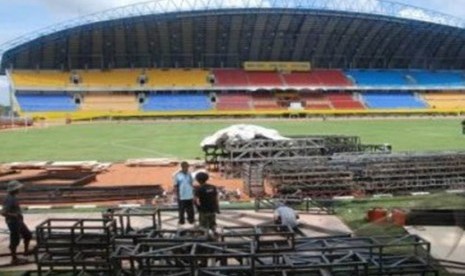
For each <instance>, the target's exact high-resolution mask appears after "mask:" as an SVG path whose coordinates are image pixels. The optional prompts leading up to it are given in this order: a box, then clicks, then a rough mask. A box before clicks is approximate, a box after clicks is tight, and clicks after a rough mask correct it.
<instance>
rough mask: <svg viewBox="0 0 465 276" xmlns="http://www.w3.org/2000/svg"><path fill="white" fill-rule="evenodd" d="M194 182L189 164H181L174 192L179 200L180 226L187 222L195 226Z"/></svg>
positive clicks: (184, 162)
mask: <svg viewBox="0 0 465 276" xmlns="http://www.w3.org/2000/svg"><path fill="white" fill-rule="evenodd" d="M193 182H194V180H193V178H192V175H191V174H190V172H189V163H187V162H186V161H183V162H181V170H180V171H179V172H177V173H176V174H175V175H174V191H175V194H176V196H177V199H178V211H179V224H180V225H183V224H184V223H185V215H186V214H187V221H188V222H189V223H190V224H194V222H195V217H194V202H193V200H194V186H193V185H194V183H193Z"/></svg>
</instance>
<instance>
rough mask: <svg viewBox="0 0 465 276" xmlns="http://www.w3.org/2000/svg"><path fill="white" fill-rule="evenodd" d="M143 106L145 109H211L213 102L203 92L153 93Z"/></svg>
mask: <svg viewBox="0 0 465 276" xmlns="http://www.w3.org/2000/svg"><path fill="white" fill-rule="evenodd" d="M142 108H143V110H144V111H181V110H182V111H202V110H211V109H212V104H211V101H210V98H209V96H208V95H207V94H203V93H180V94H172V93H151V94H149V95H148V96H147V99H146V100H145V103H144V104H143V105H142Z"/></svg>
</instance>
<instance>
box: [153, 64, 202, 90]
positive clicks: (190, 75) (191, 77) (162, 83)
mask: <svg viewBox="0 0 465 276" xmlns="http://www.w3.org/2000/svg"><path fill="white" fill-rule="evenodd" d="M145 73H146V75H147V77H148V86H150V87H188V88H191V87H209V86H211V84H210V82H209V77H210V71H208V70H202V69H188V70H184V69H167V70H162V69H150V70H147V71H146V72H145Z"/></svg>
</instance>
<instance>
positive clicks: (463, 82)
mask: <svg viewBox="0 0 465 276" xmlns="http://www.w3.org/2000/svg"><path fill="white" fill-rule="evenodd" d="M409 75H410V76H411V77H412V78H413V79H414V80H415V82H416V84H417V85H424V86H446V87H457V86H465V79H464V77H463V75H462V73H461V72H446V71H437V72H431V71H411V72H409Z"/></svg>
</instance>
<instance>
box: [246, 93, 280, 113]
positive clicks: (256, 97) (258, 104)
mask: <svg viewBox="0 0 465 276" xmlns="http://www.w3.org/2000/svg"><path fill="white" fill-rule="evenodd" d="M252 105H253V108H254V109H256V110H257V109H258V110H259V109H266V110H270V109H271V110H278V109H282V107H280V106H279V105H278V101H277V99H276V97H275V96H274V94H273V93H272V92H268V91H264V92H253V93H252Z"/></svg>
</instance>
